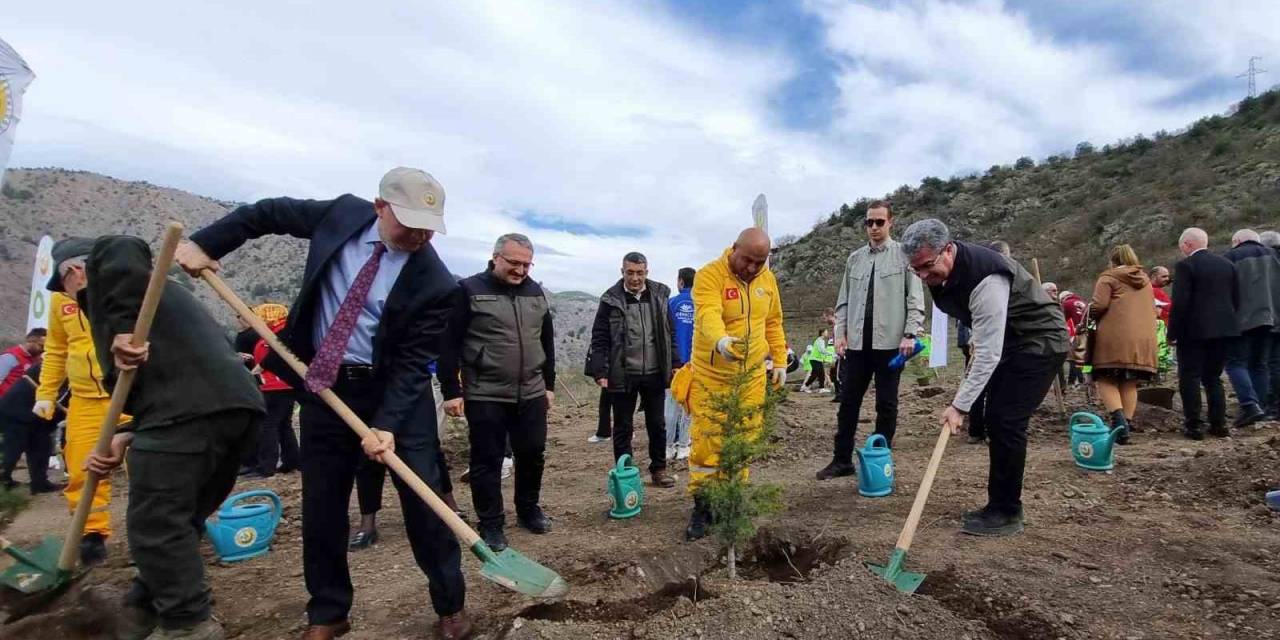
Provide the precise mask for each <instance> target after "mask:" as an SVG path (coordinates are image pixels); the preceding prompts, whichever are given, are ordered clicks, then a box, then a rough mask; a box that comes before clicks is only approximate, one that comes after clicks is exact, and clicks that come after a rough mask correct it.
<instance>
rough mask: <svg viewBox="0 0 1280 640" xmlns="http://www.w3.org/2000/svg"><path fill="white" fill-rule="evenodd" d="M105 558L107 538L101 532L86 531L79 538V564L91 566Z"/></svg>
mask: <svg viewBox="0 0 1280 640" xmlns="http://www.w3.org/2000/svg"><path fill="white" fill-rule="evenodd" d="M106 559H107V539H106V538H104V537H103V536H102V534H101V533H86V534H84V537H83V538H80V564H82V565H84V566H86V567H91V566H93V565H95V564H101V563H102V562H103V561H104V560H106Z"/></svg>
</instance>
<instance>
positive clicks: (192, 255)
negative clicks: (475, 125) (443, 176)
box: [176, 167, 471, 640]
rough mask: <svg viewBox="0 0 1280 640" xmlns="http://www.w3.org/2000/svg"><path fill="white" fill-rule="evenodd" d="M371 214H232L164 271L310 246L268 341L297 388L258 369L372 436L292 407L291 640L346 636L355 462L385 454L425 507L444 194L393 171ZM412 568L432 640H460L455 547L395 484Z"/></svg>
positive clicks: (348, 201) (345, 209)
mask: <svg viewBox="0 0 1280 640" xmlns="http://www.w3.org/2000/svg"><path fill="white" fill-rule="evenodd" d="M378 194H379V196H378V198H376V199H375V200H374V201H373V202H369V201H367V200H363V199H360V198H357V197H356V196H353V195H350V194H347V195H343V196H339V197H338V198H337V199H334V200H324V201H318V200H295V199H292V198H274V199H268V200H262V201H260V202H257V203H256V204H251V205H246V206H243V207H240V208H239V209H236V210H235V211H232V212H231V213H230V214H228V215H227V216H226V217H224V218H222V219H221V220H218V221H217V222H215V223H213V224H212V225H210V226H208V227H207V228H205V229H202V230H200V231H199V232H197V233H195V234H193V235H192V236H191V242H190V243H184V244H183V245H182V246H180V247H179V250H178V254H177V256H176V259H177V261H178V263H179V264H180V265H182V266H183V268H185V269H187V271H189V272H191V273H193V274H194V273H198V272H199V271H200V270H201V269H204V268H213V269H216V268H217V267H218V263H217V259H218V258H221V257H222V256H224V255H226V254H228V253H230V252H231V251H232V250H234V249H235V248H237V247H239V246H240V245H241V244H243V243H244V242H245V241H246V240H249V239H252V238H257V237H260V236H263V235H267V234H276V235H286V234H287V235H291V236H294V237H298V238H306V239H308V240H310V249H309V251H308V254H307V263H306V270H305V272H304V273H303V278H302V287H301V289H300V290H299V292H298V297H297V298H296V299H295V300H294V303H293V305H292V306H291V308H290V311H289V319H288V322H287V323H286V325H285V327H284V329H283V330H282V331H281V332H280V337H281V339H282V340H283V341H284V343H285V344H286V345H287V346H288V347H289V349H291V350H292V351H293V352H294V353H295V354H297V355H298V356H299V357H300V358H301V359H302V360H304V361H309V362H310V365H309V368H308V372H307V378H306V380H305V381H302V380H298V379H297V377H296V376H294V375H292V373H291V372H289V371H288V370H287V369H286V368H285V367H283V366H282V365H281V363H280V361H279V358H278V357H276V356H274V355H273V356H272V357H269V358H267V359H266V360H265V361H264V363H263V364H264V366H265V367H266V368H267V369H270V370H272V371H274V372H276V373H278V374H280V375H282V376H283V377H285V378H286V379H287V380H290V381H291V382H292V383H294V385H293V386H295V388H296V387H298V386H300V385H304V386H306V388H307V389H308V390H310V391H312V392H317V391H319V390H321V389H325V388H329V389H332V391H333V392H334V393H335V394H337V395H338V397H339V398H341V399H342V400H343V401H344V402H346V403H347V404H348V405H349V406H350V407H351V409H352V410H353V411H355V412H356V414H357V415H359V416H360V417H361V418H362V419H363V420H364V421H365V422H367V423H368V424H369V426H370V427H371V428H372V430H373V434H372V435H371V436H370V437H368V438H366V439H364V440H363V441H361V440H360V439H359V438H357V437H356V436H355V434H354V433H352V431H351V430H350V429H349V428H348V427H347V426H346V425H345V424H344V423H343V422H342V420H341V419H340V418H339V417H338V416H337V415H336V414H335V413H334V412H333V411H331V410H330V409H329V408H328V407H327V406H326V405H325V404H324V403H323V402H321V401H320V400H319V399H318V398H316V397H314V396H306V397H304V399H303V401H302V413H301V420H300V421H301V424H302V547H303V565H304V566H303V569H304V574H305V576H306V583H307V590H308V591H309V592H310V594H311V600H310V601H309V602H308V603H307V618H308V621H309V623H310V624H309V626H308V627H307V630H306V632H305V633H304V634H303V638H304V639H309V640H322V639H326V638H333V637H337V636H339V635H342V634H343V633H346V632H347V630H348V629H350V624H349V623H348V620H347V616H348V613H349V612H350V609H351V602H352V596H353V590H352V586H351V575H350V572H349V571H348V567H347V535H348V532H349V524H348V522H347V504H348V501H349V499H350V496H351V487H352V483H353V481H354V478H355V474H356V467H357V466H358V464H359V454H360V450H361V449H363V450H364V453H365V454H366V455H367V456H369V457H370V458H372V459H375V460H379V461H380V460H381V456H382V454H383V453H384V452H390V451H394V452H395V453H396V454H397V455H398V456H399V457H400V458H401V459H403V460H404V462H405V464H407V465H408V466H409V467H410V468H411V469H413V471H414V472H415V473H417V474H418V476H420V477H421V478H422V480H423V481H425V482H426V483H427V484H428V485H430V487H431V488H432V489H433V490H434V491H436V492H437V493H443V491H442V489H443V488H444V481H445V480H444V474H445V473H447V471H446V470H445V469H443V468H442V465H441V464H440V457H439V447H440V442H439V437H438V434H437V433H436V428H435V425H436V419H435V402H434V400H433V398H432V395H431V385H430V382H431V374H430V372H429V371H428V369H427V365H428V363H430V362H431V361H433V360H435V359H437V358H438V357H439V354H440V338H441V336H442V334H443V333H444V330H445V325H446V322H447V320H448V316H449V313H450V311H451V310H452V308H453V304H454V298H455V297H456V296H457V295H458V285H457V283H456V282H455V281H454V278H453V276H452V275H450V273H449V269H448V268H447V267H446V266H445V265H444V263H443V262H441V260H440V258H439V256H437V255H436V252H435V249H434V248H432V246H431V238H432V236H433V235H434V234H435V233H436V232H441V233H444V231H445V227H444V189H443V188H442V187H441V186H440V184H439V183H438V182H436V181H435V179H434V178H432V177H431V176H430V175H428V174H427V173H425V172H423V171H420V170H417V169H408V168H404V167H400V168H396V169H392V170H391V171H389V172H387V174H386V175H385V176H384V177H383V178H382V182H381V184H380V185H379V189H378ZM395 485H396V489H397V491H398V492H399V493H400V505H401V508H402V510H403V512H404V520H405V528H406V530H407V532H408V537H409V543H410V545H411V546H412V547H413V554H414V558H415V559H416V560H417V562H418V566H419V568H421V569H422V571H423V573H425V574H426V575H427V577H428V578H429V580H430V593H431V604H432V606H433V608H434V609H435V612H436V613H437V614H438V615H439V616H440V621H439V623H438V624H437V626H438V628H439V631H440V635H441V636H442V637H444V638H462V637H466V636H467V635H468V634H469V633H470V629H471V622H470V621H469V620H468V619H467V617H466V615H465V612H464V611H463V604H464V599H465V593H466V585H465V583H464V581H463V577H462V569H461V557H460V550H459V545H458V541H457V539H456V538H455V537H454V535H453V534H452V533H451V532H450V531H449V529H448V528H447V527H446V526H445V524H444V523H443V522H442V521H441V520H440V519H439V518H438V517H437V516H436V515H435V514H434V513H432V512H431V510H430V509H429V508H427V506H426V505H424V504H423V503H422V501H421V500H420V499H419V498H418V497H417V495H416V494H414V493H413V490H412V489H410V488H409V487H408V486H406V485H405V484H404V483H403V482H401V481H400V479H399V478H395Z"/></svg>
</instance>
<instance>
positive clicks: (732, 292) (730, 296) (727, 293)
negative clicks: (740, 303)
mask: <svg viewBox="0 0 1280 640" xmlns="http://www.w3.org/2000/svg"><path fill="white" fill-rule="evenodd" d="M741 295H742V294H741V293H739V292H738V290H737V289H725V290H724V299H725V300H737V299H738V298H739V297H740V296H741Z"/></svg>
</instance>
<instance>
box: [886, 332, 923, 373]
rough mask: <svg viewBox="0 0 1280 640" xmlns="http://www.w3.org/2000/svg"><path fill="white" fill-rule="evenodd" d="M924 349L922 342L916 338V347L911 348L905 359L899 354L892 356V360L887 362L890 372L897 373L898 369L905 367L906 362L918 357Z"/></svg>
mask: <svg viewBox="0 0 1280 640" xmlns="http://www.w3.org/2000/svg"><path fill="white" fill-rule="evenodd" d="M924 347H925V345H924V341H923V340H921V339H920V338H916V346H915V347H913V348H912V350H911V355H909V356H907V357H905V358H904V357H902V354H901V353H899V354H897V355H895V356H893V359H892V360H889V369H890V370H892V371H897V370H898V369H901V368H903V367H905V366H906V365H907V361H908V360H910V359H912V358H914V357H916V356H917V355H919V354H920V352H921V351H924Z"/></svg>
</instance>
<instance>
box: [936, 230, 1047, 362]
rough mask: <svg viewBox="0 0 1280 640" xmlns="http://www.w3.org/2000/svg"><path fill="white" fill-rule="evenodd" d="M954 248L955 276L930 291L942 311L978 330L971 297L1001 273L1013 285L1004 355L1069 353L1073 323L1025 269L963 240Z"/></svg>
mask: <svg viewBox="0 0 1280 640" xmlns="http://www.w3.org/2000/svg"><path fill="white" fill-rule="evenodd" d="M954 244H955V246H956V260H955V264H954V265H953V266H952V267H951V275H950V277H948V278H947V281H946V282H945V283H943V285H942V286H940V287H929V293H930V294H931V295H932V296H933V303H934V304H935V305H937V306H938V308H939V309H942V310H943V311H944V312H946V314H947V315H949V316H951V317H953V318H957V319H959V320H960V322H962V323H963V324H965V325H966V326H969V327H972V326H973V318H972V316H971V315H970V313H969V296H971V295H972V294H973V290H974V288H975V287H977V286H978V283H980V282H982V281H983V280H984V279H985V278H986V277H987V276H990V275H993V274H1001V275H1003V276H1005V277H1007V278H1009V280H1010V285H1009V314H1008V316H1007V319H1006V320H1005V328H1004V356H1005V357H1008V356H1009V355H1012V354H1014V353H1036V354H1044V355H1047V354H1057V353H1066V352H1067V323H1066V320H1065V319H1064V317H1063V315H1062V307H1061V306H1060V305H1059V304H1058V303H1057V302H1054V301H1053V300H1052V299H1051V298H1049V294H1047V293H1045V292H1044V289H1043V288H1041V286H1040V285H1039V284H1038V283H1037V282H1036V280H1035V278H1033V277H1031V274H1030V273H1027V270H1026V269H1023V268H1022V265H1020V264H1018V263H1017V262H1015V261H1013V260H1011V259H1008V258H1005V257H1004V256H1002V255H1000V254H998V253H996V252H995V251H992V250H990V249H987V248H986V247H980V246H977V245H973V244H969V243H966V242H959V241H956V242H955V243H954Z"/></svg>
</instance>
